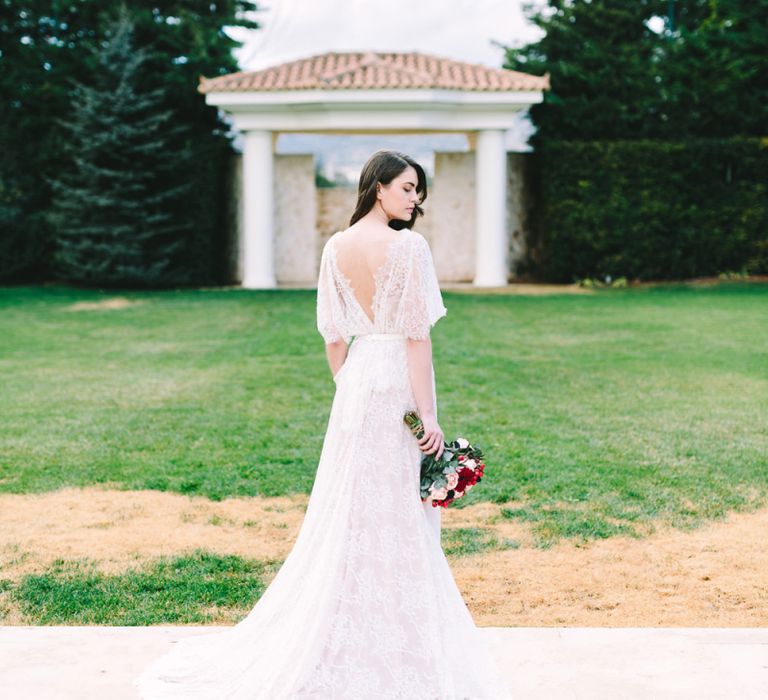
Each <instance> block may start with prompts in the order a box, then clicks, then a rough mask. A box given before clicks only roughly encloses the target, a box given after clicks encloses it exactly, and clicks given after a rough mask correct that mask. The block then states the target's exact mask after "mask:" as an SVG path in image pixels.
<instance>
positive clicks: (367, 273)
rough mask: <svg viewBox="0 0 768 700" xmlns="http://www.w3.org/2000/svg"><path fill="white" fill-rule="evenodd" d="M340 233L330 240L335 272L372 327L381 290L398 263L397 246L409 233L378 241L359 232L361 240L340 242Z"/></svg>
mask: <svg viewBox="0 0 768 700" xmlns="http://www.w3.org/2000/svg"><path fill="white" fill-rule="evenodd" d="M340 233H341V232H340V231H337V232H336V233H335V234H334V235H333V236H332V237H331V239H330V241H329V243H330V248H331V253H332V257H333V263H334V267H335V272H336V274H337V275H338V278H339V281H340V282H341V283H342V284H343V285H344V286H345V287H346V291H347V293H348V294H349V297H350V299H351V300H352V301H354V303H356V304H357V307H358V309H359V310H360V312H362V314H363V315H364V316H365V318H366V319H367V320H368V321H369V322H370V324H371V326H375V325H376V316H377V306H378V302H379V301H380V296H381V294H380V292H381V289H382V286H383V285H385V284H386V278H387V276H388V275H389V274H390V272H391V267H392V265H393V264H394V262H395V255H394V249H395V247H396V246H397V245H398V243H401V242H402V241H403V240H404V239H405V237H406V235H407V232H406V231H401V232H399V233H396V234H395V235H393V236H392V237H391V238H389V239H386V240H384V241H377V242H375V243H373V242H370V241H369V240H366V239H365V237H363V236H360V235H356V236H355V238H357V239H358V240H354V241H349V240H344V241H342V243H341V245H339V240H338V237H339V234H340Z"/></svg>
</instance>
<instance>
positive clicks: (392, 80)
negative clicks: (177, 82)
mask: <svg viewBox="0 0 768 700" xmlns="http://www.w3.org/2000/svg"><path fill="white" fill-rule="evenodd" d="M548 88H549V76H548V75H545V76H543V77H539V76H533V75H528V74H525V73H520V72H517V71H511V70H502V69H494V68H487V67H485V66H482V65H475V64H470V63H462V62H459V61H455V60H452V59H449V58H441V57H437V56H432V55H426V54H421V53H414V52H409V53H378V52H376V53H374V52H344V53H337V52H331V53H325V54H320V55H315V56H310V57H308V58H304V59H299V60H295V61H290V62H287V63H282V64H279V65H276V66H271V67H268V68H265V69H262V70H258V71H251V72H239V73H232V74H229V75H222V76H218V77H214V78H204V77H202V76H201V78H200V85H199V87H198V90H199V91H200V92H201V93H204V94H205V99H206V102H207V104H209V105H215V106H217V107H219V108H220V109H222V110H224V111H225V112H226V113H228V114H229V115H230V116H231V118H232V122H233V126H234V128H235V129H237V130H238V131H239V132H241V133H242V136H243V177H242V187H243V192H242V200H243V222H242V226H243V237H242V242H243V245H242V250H241V251H240V255H241V261H242V269H243V279H242V286H243V287H246V288H249V289H263V288H273V287H276V286H277V282H276V278H275V261H274V238H275V230H274V151H275V144H276V141H277V136H278V135H279V133H286V132H301V133H326V134H363V133H364V134H371V133H386V134H395V133H411V134H413V133H441V132H442V133H445V132H460V133H464V134H467V135H468V137H469V142H470V146H471V147H472V148H474V150H475V151H476V171H475V177H476V182H477V183H478V186H477V188H476V189H477V194H476V197H477V201H476V210H477V220H476V222H475V235H476V251H477V252H476V258H475V265H474V270H475V272H474V278H473V283H474V284H475V285H477V286H483V287H492V286H503V285H505V284H506V283H507V273H508V270H507V264H506V258H507V256H506V249H507V233H506V182H507V172H506V168H507V157H506V132H507V131H508V130H510V129H513V128H514V121H515V118H516V116H517V113H518V112H520V111H522V110H526V109H528V107H530V106H531V105H532V104H535V103H537V102H541V101H542V99H543V91H544V90H546V89H548ZM481 184H482V186H480V185H481Z"/></svg>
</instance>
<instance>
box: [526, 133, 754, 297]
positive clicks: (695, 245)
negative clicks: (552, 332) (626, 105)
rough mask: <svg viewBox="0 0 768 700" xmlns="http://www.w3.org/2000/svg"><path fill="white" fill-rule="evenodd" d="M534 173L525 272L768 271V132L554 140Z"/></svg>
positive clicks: (660, 275)
mask: <svg viewBox="0 0 768 700" xmlns="http://www.w3.org/2000/svg"><path fill="white" fill-rule="evenodd" d="M531 176H532V186H533V195H534V196H533V201H534V204H533V210H532V222H533V227H532V228H533V232H532V234H531V239H530V240H529V245H528V257H527V260H526V261H525V263H524V265H523V267H522V269H521V270H520V272H521V273H522V274H523V275H531V276H533V277H535V278H537V279H541V280H546V281H551V282H573V281H575V280H577V279H583V278H586V277H591V278H594V277H598V278H604V277H605V276H607V275H610V276H611V277H612V278H614V279H615V278H617V277H622V276H624V277H627V278H629V279H684V278H690V277H698V276H709V275H716V274H718V273H720V272H727V271H734V272H747V273H749V274H765V273H768V196H766V195H767V194H768V139H757V138H741V137H740V138H732V139H727V140H710V139H707V140H689V141H685V142H664V141H591V142H554V143H553V142H550V143H548V144H544V145H543V146H542V147H541V148H540V149H539V150H538V151H537V152H536V153H534V155H533V159H532V163H531Z"/></svg>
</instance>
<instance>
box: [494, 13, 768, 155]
mask: <svg viewBox="0 0 768 700" xmlns="http://www.w3.org/2000/svg"><path fill="white" fill-rule="evenodd" d="M525 9H526V14H527V15H528V18H529V19H530V20H531V21H532V22H533V23H534V24H536V25H537V26H538V27H539V28H541V29H542V30H543V31H544V32H545V35H544V36H543V37H542V38H541V39H540V40H538V41H536V42H533V43H531V44H528V45H526V46H522V47H506V48H505V51H506V62H505V67H506V68H511V69H514V70H521V71H525V72H528V73H533V74H536V75H543V74H544V73H546V72H549V74H550V85H551V91H550V92H548V93H545V95H544V101H543V102H542V103H540V104H537V105H534V106H533V107H531V110H530V114H531V119H532V121H533V122H534V124H535V125H536V126H537V133H536V134H535V135H534V136H533V138H532V141H531V142H532V144H534V145H535V144H537V143H541V142H543V141H547V140H550V141H551V140H558V139H565V140H603V139H607V140H613V139H640V138H662V139H671V140H679V139H681V138H686V137H689V136H700V137H729V136H763V135H765V128H766V127H765V125H766V124H767V123H768V71H766V70H765V67H764V58H763V54H764V52H765V46H766V45H768V0H673V1H672V2H670V0H548V2H547V3H545V4H542V3H541V2H538V3H530V2H529V3H527V4H526V6H525ZM659 21H661V22H662V23H663V25H664V26H663V28H662V29H661V31H659V30H658V28H657V26H658V24H659ZM652 27H653V28H652Z"/></svg>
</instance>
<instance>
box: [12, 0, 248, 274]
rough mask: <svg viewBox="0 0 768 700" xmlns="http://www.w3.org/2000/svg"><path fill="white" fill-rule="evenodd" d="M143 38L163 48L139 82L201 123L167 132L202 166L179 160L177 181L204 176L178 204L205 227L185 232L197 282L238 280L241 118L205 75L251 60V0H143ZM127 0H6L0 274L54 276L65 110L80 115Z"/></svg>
mask: <svg viewBox="0 0 768 700" xmlns="http://www.w3.org/2000/svg"><path fill="white" fill-rule="evenodd" d="M130 8H131V13H132V18H133V21H134V24H135V33H134V45H135V46H136V47H137V48H142V47H151V50H152V53H151V55H150V56H149V57H148V60H147V62H146V63H145V64H144V65H143V67H142V70H141V72H140V75H138V76H137V77H138V78H139V91H140V92H143V91H145V90H150V89H153V88H159V89H162V91H163V92H162V100H163V104H162V105H161V107H162V108H163V109H171V110H173V111H174V112H175V113H176V114H177V115H178V119H180V120H182V121H183V123H185V124H186V125H187V126H188V127H189V130H190V131H189V132H187V133H182V134H179V136H178V137H174V136H173V135H172V134H170V133H167V134H166V137H167V139H168V141H169V144H170V148H169V150H167V152H166V155H167V157H168V159H172V158H174V157H175V154H176V153H182V152H183V151H184V150H185V149H190V150H191V151H193V153H194V160H195V167H194V169H192V170H191V171H190V170H189V169H188V168H187V167H186V165H185V164H184V163H179V164H175V165H174V166H171V164H170V162H169V169H170V168H171V167H172V170H173V172H172V173H169V174H168V176H169V177H171V176H172V177H173V180H174V182H175V181H178V182H179V183H181V182H189V181H190V180H192V182H193V186H192V188H191V189H190V190H189V191H188V192H187V193H186V196H179V197H177V198H175V199H174V200H173V201H168V202H167V207H168V209H173V211H174V212H175V215H176V218H177V220H178V221H182V220H183V221H186V222H188V224H189V226H190V227H191V228H192V229H193V232H192V233H191V234H190V235H187V236H185V237H184V238H183V249H180V250H179V251H178V256H177V257H178V259H179V265H180V266H181V264H182V259H183V268H184V269H185V270H186V271H187V272H188V275H189V278H190V283H194V284H217V283H221V282H229V281H231V280H230V278H229V277H228V275H227V273H228V272H229V266H228V262H227V257H226V249H227V245H228V244H229V237H228V236H229V234H228V226H229V222H228V219H227V215H226V212H227V208H228V206H229V201H230V199H231V187H232V183H231V179H230V174H231V171H232V158H233V157H234V154H233V150H232V144H231V135H230V127H229V125H228V124H227V122H226V121H225V120H224V119H223V118H222V115H221V113H220V111H219V110H218V109H217V108H216V107H213V106H210V105H207V104H206V102H205V97H204V96H203V95H201V94H200V93H199V92H198V91H197V87H198V82H199V77H200V76H201V75H204V76H208V77H210V76H215V75H224V74H226V73H232V72H235V71H237V70H239V67H238V64H237V60H236V58H235V55H234V53H233V50H234V49H237V48H238V47H239V46H240V45H241V44H240V42H239V41H237V40H235V39H233V38H232V36H230V33H229V31H230V29H232V28H246V29H258V28H260V26H261V25H260V23H258V22H255V21H253V20H252V19H251V17H252V16H253V15H254V13H255V12H256V11H257V10H258V8H257V6H256V4H255V3H254V2H251V1H250V0H164V2H162V3H158V2H156V0H131V2H130ZM118 9H119V6H118V5H117V4H116V3H111V2H108V1H107V0H77V1H76V2H70V1H67V0H5V1H4V2H0V95H2V99H0V144H2V147H0V222H2V223H1V225H0V281H17V282H18V281H33V280H44V279H50V278H51V277H52V272H53V271H52V269H51V265H52V259H51V258H52V253H53V251H54V248H53V245H52V243H53V241H52V232H51V227H50V225H49V223H48V216H47V213H48V210H49V208H50V207H51V201H52V197H53V192H52V191H51V187H50V186H49V184H48V182H49V179H50V178H57V177H58V176H59V174H60V173H61V171H62V168H63V167H65V166H66V164H67V163H68V162H70V161H71V156H70V155H67V154H65V153H64V151H65V150H66V149H67V144H68V142H69V140H70V137H69V135H68V132H66V131H65V130H64V129H63V128H62V127H60V126H59V124H58V122H57V121H56V119H57V118H64V119H68V120H71V119H72V109H71V107H70V98H71V95H70V93H71V84H72V83H71V81H72V80H79V81H82V82H86V83H88V84H89V85H90V84H91V79H92V76H93V75H94V74H95V73H96V72H97V71H99V70H100V69H99V68H98V51H99V50H100V49H101V47H102V45H103V43H104V41H105V39H107V38H109V37H108V35H107V31H109V30H110V27H111V25H112V23H113V21H114V19H115V17H116V15H117V12H118Z"/></svg>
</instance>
